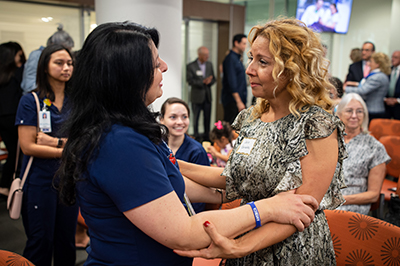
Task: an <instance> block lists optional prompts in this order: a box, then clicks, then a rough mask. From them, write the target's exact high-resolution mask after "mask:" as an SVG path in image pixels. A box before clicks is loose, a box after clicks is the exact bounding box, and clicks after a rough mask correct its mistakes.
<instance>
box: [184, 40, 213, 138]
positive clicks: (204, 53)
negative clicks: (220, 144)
mask: <svg viewBox="0 0 400 266" xmlns="http://www.w3.org/2000/svg"><path fill="white" fill-rule="evenodd" d="M197 54H198V58H197V59H196V60H195V61H193V62H191V63H190V64H188V65H187V67H186V80H187V82H188V83H189V85H190V86H191V88H192V91H191V97H190V100H191V102H192V110H193V118H194V124H193V126H194V137H195V138H196V139H197V140H200V139H201V140H208V134H209V133H210V118H211V86H212V85H213V84H214V83H215V76H214V70H213V66H212V64H211V62H208V61H207V60H208V57H209V51H208V49H207V48H206V47H204V46H201V47H199V49H197ZM201 111H203V115H204V135H203V136H200V135H199V117H200V112H201Z"/></svg>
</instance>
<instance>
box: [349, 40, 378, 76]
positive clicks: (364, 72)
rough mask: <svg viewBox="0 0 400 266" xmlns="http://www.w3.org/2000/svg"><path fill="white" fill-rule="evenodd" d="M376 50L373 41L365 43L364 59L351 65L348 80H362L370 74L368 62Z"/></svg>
mask: <svg viewBox="0 0 400 266" xmlns="http://www.w3.org/2000/svg"><path fill="white" fill-rule="evenodd" d="M374 52H375V45H374V44H373V43H372V42H365V43H364V44H363V46H362V49H361V56H362V60H361V61H359V62H355V63H353V64H351V65H350V67H349V73H348V74H347V77H346V81H355V82H360V81H361V80H362V79H363V78H364V77H366V76H368V74H369V65H368V64H367V62H368V61H369V59H370V58H371V55H372V54H373V53H374Z"/></svg>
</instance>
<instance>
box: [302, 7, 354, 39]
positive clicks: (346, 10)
mask: <svg viewBox="0 0 400 266" xmlns="http://www.w3.org/2000/svg"><path fill="white" fill-rule="evenodd" d="M352 4H353V0H298V1H297V12H296V18H297V19H299V20H301V21H303V22H304V23H305V24H306V25H307V27H309V28H311V29H313V30H314V31H316V32H335V33H341V34H345V33H347V30H348V29H349V22H350V15H351V7H352Z"/></svg>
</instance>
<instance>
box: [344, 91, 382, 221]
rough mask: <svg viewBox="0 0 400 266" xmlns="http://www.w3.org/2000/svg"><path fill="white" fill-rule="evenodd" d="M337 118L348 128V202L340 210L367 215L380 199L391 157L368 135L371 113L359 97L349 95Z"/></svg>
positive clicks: (346, 175)
mask: <svg viewBox="0 0 400 266" xmlns="http://www.w3.org/2000/svg"><path fill="white" fill-rule="evenodd" d="M337 115H338V116H339V118H340V119H341V120H342V121H343V123H344V125H345V132H346V133H347V135H345V136H344V141H345V143H346V150H347V152H348V156H349V157H348V158H347V159H346V160H344V161H343V170H344V179H345V183H346V185H347V188H344V189H342V190H341V192H342V194H343V195H344V198H345V200H346V202H345V203H344V204H343V205H342V206H341V207H339V208H338V209H340V210H346V211H352V212H358V213H362V214H366V215H368V212H369V210H370V207H371V203H374V202H376V201H377V200H378V197H379V194H380V192H381V187H382V183H383V179H384V178H385V173H386V164H387V163H388V162H389V161H390V157H389V155H388V154H387V153H386V150H385V147H384V146H383V145H382V144H381V143H380V142H379V141H377V140H376V139H375V138H374V137H373V136H371V135H370V134H368V110H367V106H366V104H365V102H364V100H363V99H362V98H361V96H360V95H358V94H356V93H348V94H346V95H345V96H344V97H343V98H342V100H341V101H340V103H339V105H338V108H337Z"/></svg>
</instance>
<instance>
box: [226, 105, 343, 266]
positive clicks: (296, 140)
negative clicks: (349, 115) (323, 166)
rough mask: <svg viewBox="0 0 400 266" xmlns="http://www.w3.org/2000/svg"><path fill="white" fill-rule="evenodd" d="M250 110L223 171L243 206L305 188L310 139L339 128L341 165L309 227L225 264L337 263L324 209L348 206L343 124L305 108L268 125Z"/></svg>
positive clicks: (240, 117) (241, 121)
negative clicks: (304, 162)
mask: <svg viewBox="0 0 400 266" xmlns="http://www.w3.org/2000/svg"><path fill="white" fill-rule="evenodd" d="M251 112H252V108H249V109H246V110H243V111H242V112H241V113H240V114H239V115H238V117H237V118H236V120H235V122H234V123H233V125H232V126H233V128H234V129H235V130H238V131H240V135H239V137H238V138H237V140H236V145H235V147H234V149H233V151H232V154H231V156H230V158H229V160H228V162H227V165H226V167H225V169H224V171H223V173H222V175H225V176H226V177H227V179H226V192H227V198H229V199H232V200H233V199H239V198H242V199H243V200H242V203H241V204H242V205H243V204H246V203H247V202H250V201H255V200H259V199H263V198H268V197H272V196H274V195H276V194H278V193H280V192H283V191H288V190H291V189H294V188H297V187H299V186H301V184H302V173H301V164H300V158H301V157H303V156H305V155H307V154H308V150H307V146H306V140H307V139H318V138H324V137H328V136H329V135H331V134H332V132H333V131H334V130H335V129H338V131H337V132H338V143H339V154H338V163H337V167H336V170H335V174H334V176H333V179H332V182H331V185H330V187H329V189H328V191H327V192H326V194H325V195H324V198H323V199H322V201H321V203H320V206H319V209H318V210H317V212H316V215H315V219H314V221H313V223H312V224H311V225H310V226H309V227H308V228H307V229H305V230H304V231H303V232H301V233H300V232H296V233H294V234H293V235H292V236H290V237H289V238H287V239H286V240H284V241H282V242H280V243H277V244H275V245H273V246H271V247H268V248H266V249H263V250H260V251H257V252H254V253H252V254H250V255H248V256H246V257H243V258H240V259H232V260H227V263H226V265H227V266H232V265H235V266H243V265H254V266H261V265H336V260H335V253H334V249H333V244H332V239H331V234H330V231H329V227H328V223H327V221H326V218H325V215H324V212H323V210H324V209H331V210H333V209H335V208H336V207H338V206H339V205H341V204H342V203H343V202H344V199H343V196H342V194H341V192H340V189H341V188H342V187H345V184H344V182H343V173H342V163H343V159H345V158H346V156H347V153H346V150H345V144H344V140H343V132H344V125H343V123H342V122H341V121H340V120H339V118H338V117H336V116H333V115H331V114H329V113H327V112H326V111H324V110H323V109H322V108H320V107H317V106H311V107H309V108H308V110H306V108H304V110H302V111H301V112H300V117H299V118H298V117H295V116H294V115H292V114H289V115H287V116H285V117H283V118H281V119H279V120H277V121H274V122H269V123H265V122H262V121H261V120H260V119H254V118H252V117H251Z"/></svg>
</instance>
